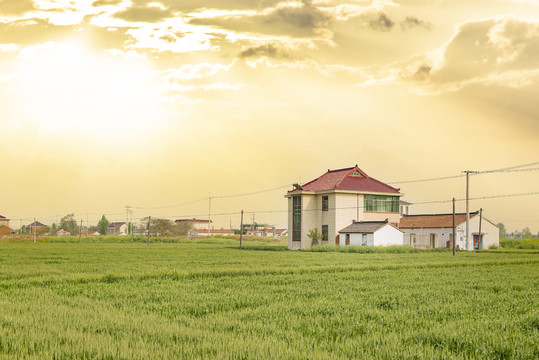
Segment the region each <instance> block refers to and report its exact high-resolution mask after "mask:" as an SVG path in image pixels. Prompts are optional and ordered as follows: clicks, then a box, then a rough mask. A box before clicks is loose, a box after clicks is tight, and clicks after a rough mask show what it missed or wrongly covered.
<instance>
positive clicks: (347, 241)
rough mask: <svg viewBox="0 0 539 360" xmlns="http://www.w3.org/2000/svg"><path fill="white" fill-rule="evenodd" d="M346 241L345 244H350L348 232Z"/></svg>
mask: <svg viewBox="0 0 539 360" xmlns="http://www.w3.org/2000/svg"><path fill="white" fill-rule="evenodd" d="M345 241H346V243H345V245H350V234H346V240H345Z"/></svg>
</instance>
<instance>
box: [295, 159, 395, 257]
mask: <svg viewBox="0 0 539 360" xmlns="http://www.w3.org/2000/svg"><path fill="white" fill-rule="evenodd" d="M294 186H295V188H294V189H293V190H291V191H289V192H288V193H287V194H286V195H285V197H286V198H287V199H288V230H289V231H290V233H289V235H288V248H289V249H291V250H298V249H305V248H308V247H310V246H311V245H312V241H311V239H310V238H309V237H308V234H309V231H310V230H311V229H317V230H318V231H319V232H320V233H321V234H322V236H323V240H322V244H328V245H335V244H336V243H337V241H338V240H337V239H338V238H339V230H342V229H344V228H345V227H346V226H348V225H350V224H351V223H352V222H353V221H356V222H357V221H363V222H367V221H385V220H386V219H388V223H389V224H391V225H393V226H395V227H398V225H399V220H400V214H399V199H400V197H401V196H403V195H404V194H401V193H400V192H399V190H400V189H397V188H394V187H392V186H389V185H387V184H384V183H383V182H381V181H379V180H376V179H374V178H372V177H370V176H369V175H367V174H366V173H365V172H364V171H362V170H361V169H360V168H359V167H358V166H357V165H356V166H354V167H350V168H345V169H338V170H328V171H327V172H326V173H325V174H323V175H322V176H320V177H318V178H317V179H314V180H312V181H310V182H308V183H306V184H304V185H299V184H296V185H294Z"/></svg>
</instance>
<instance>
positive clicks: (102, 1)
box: [92, 0, 123, 7]
mask: <svg viewBox="0 0 539 360" xmlns="http://www.w3.org/2000/svg"><path fill="white" fill-rule="evenodd" d="M122 1H123V0H97V1H94V2H93V3H92V6H94V7H96V6H107V5H118V4H120V3H121V2H122Z"/></svg>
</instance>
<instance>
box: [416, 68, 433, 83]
mask: <svg viewBox="0 0 539 360" xmlns="http://www.w3.org/2000/svg"><path fill="white" fill-rule="evenodd" d="M431 70H432V67H431V66H429V65H421V66H420V67H419V68H418V69H417V71H416V72H415V74H414V75H413V76H412V79H413V80H416V81H425V80H427V79H428V78H429V75H430V71H431Z"/></svg>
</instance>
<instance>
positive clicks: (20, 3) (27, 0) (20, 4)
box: [0, 0, 34, 15]
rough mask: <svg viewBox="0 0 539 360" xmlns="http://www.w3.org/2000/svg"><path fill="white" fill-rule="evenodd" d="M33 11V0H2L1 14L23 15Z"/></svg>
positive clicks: (0, 0) (0, 4) (0, 3)
mask: <svg viewBox="0 0 539 360" xmlns="http://www.w3.org/2000/svg"><path fill="white" fill-rule="evenodd" d="M33 9H34V2H33V1H32V0H0V14H4V15H21V14H24V13H26V12H28V11H31V10H33Z"/></svg>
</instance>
